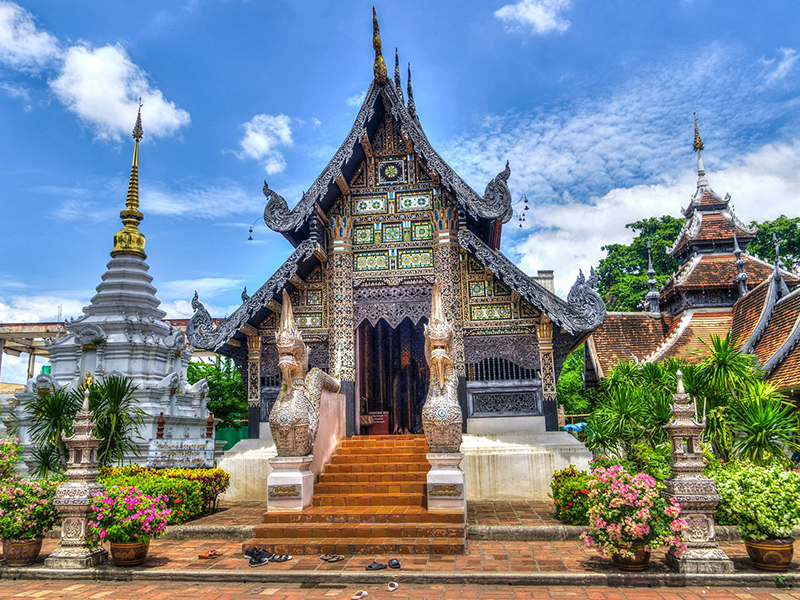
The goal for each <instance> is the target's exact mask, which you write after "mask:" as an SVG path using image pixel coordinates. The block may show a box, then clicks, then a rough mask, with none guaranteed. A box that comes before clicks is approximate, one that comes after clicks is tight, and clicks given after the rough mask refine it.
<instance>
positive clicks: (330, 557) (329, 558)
mask: <svg viewBox="0 0 800 600" xmlns="http://www.w3.org/2000/svg"><path fill="white" fill-rule="evenodd" d="M334 556H335V555H334V554H323V555H322V556H320V558H321V559H322V560H324V561H325V562H330V560H331V559H332V558H333V557H334Z"/></svg>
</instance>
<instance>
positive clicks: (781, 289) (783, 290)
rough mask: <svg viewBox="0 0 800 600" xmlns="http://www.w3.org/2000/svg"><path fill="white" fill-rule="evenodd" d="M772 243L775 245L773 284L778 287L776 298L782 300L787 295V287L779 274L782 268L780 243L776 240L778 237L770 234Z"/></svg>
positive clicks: (781, 274)
mask: <svg viewBox="0 0 800 600" xmlns="http://www.w3.org/2000/svg"><path fill="white" fill-rule="evenodd" d="M772 243H773V244H775V282H776V283H777V285H778V298H783V297H784V296H786V295H788V294H789V286H787V285H786V281H784V279H783V273H781V269H782V268H783V261H782V260H781V243H780V241H779V240H778V236H777V235H775V234H774V233H773V234H772Z"/></svg>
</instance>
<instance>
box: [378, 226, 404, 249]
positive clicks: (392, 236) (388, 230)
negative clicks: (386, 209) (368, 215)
mask: <svg viewBox="0 0 800 600" xmlns="http://www.w3.org/2000/svg"><path fill="white" fill-rule="evenodd" d="M402 241H403V226H402V225H401V224H400V223H384V225H383V243H385V244H390V243H392V242H402Z"/></svg>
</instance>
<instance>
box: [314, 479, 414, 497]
mask: <svg viewBox="0 0 800 600" xmlns="http://www.w3.org/2000/svg"><path fill="white" fill-rule="evenodd" d="M425 485H426V484H425V483H424V482H423V483H399V482H393V483H346V482H338V481H336V482H332V483H318V484H317V485H315V486H314V495H315V496H316V495H317V494H338V495H351V496H352V495H356V496H360V495H362V494H383V495H389V496H391V495H394V494H420V495H424V494H425Z"/></svg>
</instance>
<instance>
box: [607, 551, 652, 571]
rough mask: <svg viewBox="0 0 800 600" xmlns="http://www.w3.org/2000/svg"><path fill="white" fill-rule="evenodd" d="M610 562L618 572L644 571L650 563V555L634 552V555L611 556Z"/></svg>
mask: <svg viewBox="0 0 800 600" xmlns="http://www.w3.org/2000/svg"><path fill="white" fill-rule="evenodd" d="M611 560H612V561H613V562H614V564H615V565H616V566H617V568H618V569H619V570H620V571H644V570H645V569H647V564H648V563H649V562H650V553H649V552H647V551H646V550H642V549H639V550H636V552H635V553H634V554H629V555H628V556H621V555H619V554H613V555H612V556H611Z"/></svg>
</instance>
